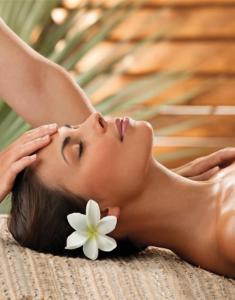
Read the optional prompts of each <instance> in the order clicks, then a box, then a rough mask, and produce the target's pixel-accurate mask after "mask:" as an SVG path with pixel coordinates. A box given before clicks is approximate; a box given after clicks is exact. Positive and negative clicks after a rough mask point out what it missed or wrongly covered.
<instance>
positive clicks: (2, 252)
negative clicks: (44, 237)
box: [0, 215, 235, 300]
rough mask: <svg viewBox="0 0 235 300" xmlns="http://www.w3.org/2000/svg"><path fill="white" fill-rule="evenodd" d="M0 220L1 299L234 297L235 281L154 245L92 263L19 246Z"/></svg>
mask: <svg viewBox="0 0 235 300" xmlns="http://www.w3.org/2000/svg"><path fill="white" fill-rule="evenodd" d="M6 222H7V215H1V216H0V233H1V234H0V256H1V268H0V299H1V300H2V299H11V300H14V299H17V300H18V299H27V300H29V299H56V300H59V299H61V300H66V299H68V300H72V299H76V300H77V299H82V300H83V299H92V300H93V299H94V300H95V299H118V300H120V299H135V300H136V299H154V300H156V299H171V300H173V299H180V300H183V299H190V300H192V299H197V300H199V299H219V300H221V299H234V297H235V296H234V295H235V280H233V279H228V278H225V277H223V276H220V275H216V274H213V273H210V272H208V271H206V270H203V269H201V268H199V267H195V266H192V265H190V264H189V263H187V262H185V261H183V260H181V259H180V258H179V257H178V256H177V255H176V254H174V253H173V252H172V251H170V250H167V249H160V248H156V247H148V248H147V249H146V250H145V251H144V252H142V253H140V254H138V255H135V256H134V255H133V256H130V257H128V258H115V259H104V260H96V261H91V260H88V259H86V258H68V257H59V256H53V255H50V254H43V253H38V252H36V251H32V250H30V249H27V248H23V247H21V246H19V245H18V244H17V243H16V242H15V241H14V239H13V237H12V236H11V234H10V233H9V231H8V230H7V225H6Z"/></svg>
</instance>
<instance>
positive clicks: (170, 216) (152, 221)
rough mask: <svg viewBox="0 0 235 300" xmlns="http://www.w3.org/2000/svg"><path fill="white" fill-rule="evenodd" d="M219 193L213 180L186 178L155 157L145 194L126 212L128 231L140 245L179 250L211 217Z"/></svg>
mask: <svg viewBox="0 0 235 300" xmlns="http://www.w3.org/2000/svg"><path fill="white" fill-rule="evenodd" d="M216 192H217V190H216V189H215V184H214V183H213V182H210V181H205V182H199V181H194V180H190V179H188V178H185V177H182V176H180V175H178V174H176V173H174V172H173V171H171V170H169V169H168V168H166V167H165V166H163V165H162V164H160V163H159V162H157V161H156V160H154V159H153V158H151V161H150V167H149V172H148V174H147V177H146V181H145V184H144V189H143V191H142V193H140V195H139V196H138V198H137V199H135V201H131V202H130V205H129V206H128V207H127V208H126V209H125V212H124V213H123V217H122V218H123V221H124V222H123V224H126V226H127V227H126V233H127V235H128V236H129V237H130V238H131V239H132V240H133V241H135V242H137V243H139V244H143V245H152V246H157V247H163V248H168V249H171V250H172V251H177V250H178V249H180V246H182V243H183V244H184V246H185V245H186V243H187V242H189V243H190V240H191V241H192V239H193V238H194V235H196V231H197V229H198V227H199V224H202V218H203V217H205V219H206V217H209V213H210V212H211V211H212V209H214V202H213V199H215V193H216ZM129 216H131V218H130V217H129ZM210 216H211V215H210ZM127 224H128V225H127Z"/></svg>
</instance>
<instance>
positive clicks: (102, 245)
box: [97, 234, 117, 252]
mask: <svg viewBox="0 0 235 300" xmlns="http://www.w3.org/2000/svg"><path fill="white" fill-rule="evenodd" d="M97 245H98V248H99V249H100V250H102V251H106V252H109V251H112V250H113V249H114V248H116V247H117V243H116V241H115V239H113V238H111V237H110V236H106V235H101V234H99V235H98V237H97Z"/></svg>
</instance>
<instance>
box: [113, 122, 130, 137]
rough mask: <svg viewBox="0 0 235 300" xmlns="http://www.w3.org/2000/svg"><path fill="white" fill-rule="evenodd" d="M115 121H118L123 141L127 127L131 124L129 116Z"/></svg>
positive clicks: (117, 124)
mask: <svg viewBox="0 0 235 300" xmlns="http://www.w3.org/2000/svg"><path fill="white" fill-rule="evenodd" d="M115 123H116V126H117V129H118V132H119V135H120V139H121V141H123V138H124V135H125V132H126V129H127V127H128V125H129V119H128V118H127V117H125V118H124V119H120V118H117V119H116V120H115Z"/></svg>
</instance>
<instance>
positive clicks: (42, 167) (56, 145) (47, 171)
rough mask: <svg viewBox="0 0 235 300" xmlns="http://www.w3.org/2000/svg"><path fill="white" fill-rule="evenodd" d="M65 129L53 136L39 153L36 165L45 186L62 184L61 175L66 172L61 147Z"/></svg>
mask: <svg viewBox="0 0 235 300" xmlns="http://www.w3.org/2000/svg"><path fill="white" fill-rule="evenodd" d="M62 133H65V131H64V129H62V130H61V128H59V129H58V132H56V133H55V134H53V135H51V142H50V143H49V144H48V145H47V146H45V147H44V148H42V149H40V150H39V151H38V152H37V156H38V158H37V161H36V163H35V165H34V169H35V172H36V174H37V175H38V176H39V177H40V178H41V179H42V181H43V182H45V184H48V185H50V186H53V185H55V186H56V185H58V184H59V183H60V182H61V174H64V172H66V164H65V162H64V160H63V158H62V155H61V151H60V148H61V145H62V139H63V134H62Z"/></svg>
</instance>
